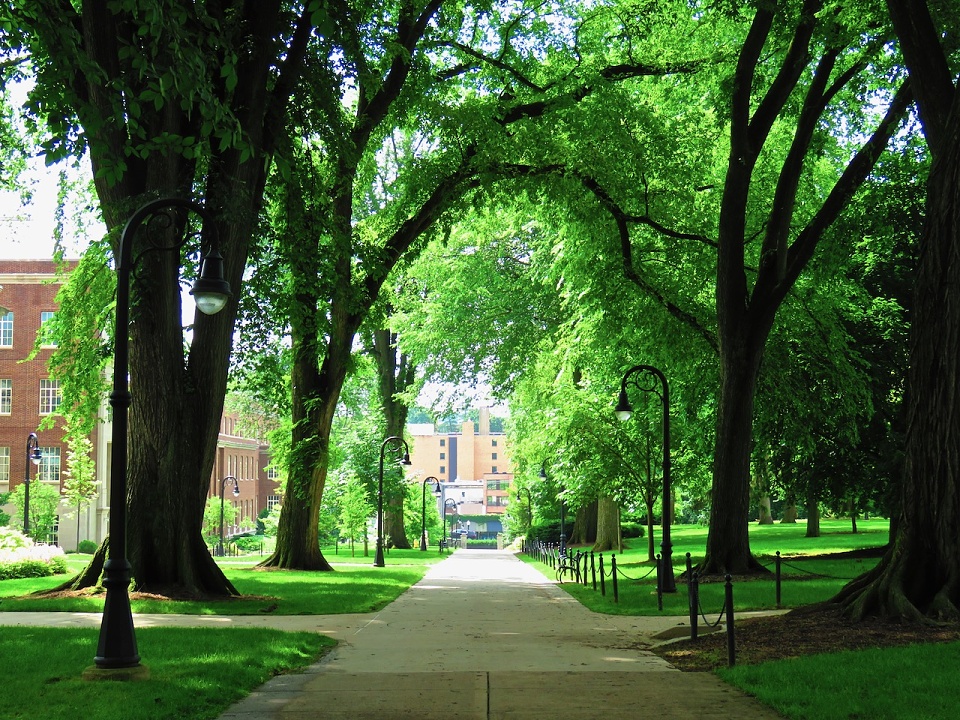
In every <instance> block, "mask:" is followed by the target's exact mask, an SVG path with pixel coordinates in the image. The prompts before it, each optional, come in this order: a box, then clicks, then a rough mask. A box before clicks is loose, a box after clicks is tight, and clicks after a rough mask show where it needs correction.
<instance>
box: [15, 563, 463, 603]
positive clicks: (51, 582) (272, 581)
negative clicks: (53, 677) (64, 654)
mask: <svg viewBox="0 0 960 720" xmlns="http://www.w3.org/2000/svg"><path fill="white" fill-rule="evenodd" d="M444 557H445V556H443V555H439V554H438V553H429V552H427V553H420V552H419V551H416V550H394V551H393V552H391V553H390V555H389V557H388V558H387V559H386V563H387V565H386V567H382V568H375V567H373V565H372V561H371V562H370V563H369V564H367V563H362V564H361V563H356V564H353V563H349V564H336V565H334V567H335V572H305V571H297V570H259V569H257V568H255V567H254V566H253V564H254V563H255V562H257V560H256V559H252V560H248V561H247V562H246V563H240V562H239V561H238V560H237V559H228V561H227V562H224V563H223V565H222V567H223V571H224V573H225V574H226V576H227V578H229V579H230V581H231V582H232V583H233V584H234V586H235V587H236V588H237V590H238V591H239V592H240V593H241V594H242V596H243V597H240V598H236V599H231V600H222V601H210V600H203V601H182V600H178V601H174V600H169V599H165V598H162V597H143V596H133V597H132V599H131V603H130V604H131V607H132V608H133V611H134V612H136V613H180V614H188V615H254V614H258V613H267V612H269V613H273V614H276V615H333V614H342V613H365V612H375V611H377V610H380V609H381V608H383V607H384V606H386V605H387V604H388V603H390V602H392V601H393V600H395V599H396V598H397V597H399V596H400V595H401V594H402V593H403V592H405V591H406V590H407V588H409V587H410V586H411V585H413V584H414V583H416V582H418V581H419V580H420V579H421V578H422V577H423V576H424V574H425V573H426V571H427V569H428V568H429V566H430V565H432V564H434V563H436V562H439V561H440V560H442V559H443V558H444ZM76 563H77V564H79V563H80V561H79V560H78V561H76ZM74 569H78V568H74ZM65 579H66V578H65V577H64V576H59V577H48V578H26V579H23V580H4V581H2V582H0V611H8V612H17V611H19V612H25V611H33V612H55V611H60V612H102V610H103V594H102V593H97V592H92V593H89V594H85V595H83V596H69V597H66V596H58V597H32V596H30V593H34V592H37V591H42V590H47V589H50V588H52V587H56V586H57V585H59V584H60V583H62V582H63V581H64V580H65Z"/></svg>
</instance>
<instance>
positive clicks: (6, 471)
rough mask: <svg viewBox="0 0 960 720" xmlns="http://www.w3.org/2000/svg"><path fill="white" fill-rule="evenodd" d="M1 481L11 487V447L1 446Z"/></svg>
mask: <svg viewBox="0 0 960 720" xmlns="http://www.w3.org/2000/svg"><path fill="white" fill-rule="evenodd" d="M0 483H6V484H7V487H8V488H9V487H10V448H8V447H0Z"/></svg>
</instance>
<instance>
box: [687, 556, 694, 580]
mask: <svg viewBox="0 0 960 720" xmlns="http://www.w3.org/2000/svg"><path fill="white" fill-rule="evenodd" d="M692 574H693V558H691V557H690V553H687V582H690V575H692Z"/></svg>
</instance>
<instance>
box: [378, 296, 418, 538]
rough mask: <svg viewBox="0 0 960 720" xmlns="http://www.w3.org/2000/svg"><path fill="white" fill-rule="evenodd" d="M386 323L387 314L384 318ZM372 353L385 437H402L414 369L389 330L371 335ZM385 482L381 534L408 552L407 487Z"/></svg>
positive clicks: (380, 330) (413, 380)
mask: <svg viewBox="0 0 960 720" xmlns="http://www.w3.org/2000/svg"><path fill="white" fill-rule="evenodd" d="M387 319H388V320H389V313H388V316H387ZM372 344H373V347H372V348H371V352H372V354H373V357H374V359H375V361H376V368H377V378H378V380H379V389H380V392H379V396H380V406H381V408H382V409H383V417H384V420H385V421H386V430H385V433H384V437H390V436H394V437H403V432H404V429H405V427H406V424H407V402H408V401H407V400H406V399H405V397H408V396H406V395H404V393H408V392H409V391H410V390H413V388H414V385H415V379H416V367H415V366H414V364H413V363H412V362H411V361H410V358H408V357H407V356H406V355H405V354H403V353H402V352H400V350H399V348H398V347H397V334H396V333H395V332H392V331H391V330H390V329H389V328H381V329H379V330H375V331H374V332H373V343H372ZM391 475H392V476H393V477H392V478H389V482H388V479H387V478H385V479H384V494H385V495H386V497H385V498H384V510H383V512H384V515H383V533H384V535H385V536H387V537H389V538H390V542H391V543H392V544H393V546H394V547H397V548H400V549H403V550H409V549H410V541H409V540H408V539H407V533H406V530H405V529H404V513H403V507H404V504H403V503H404V493H405V490H406V487H405V485H404V482H403V478H402V477H401V478H400V482H399V483H398V482H397V481H396V479H395V478H396V474H395V473H391Z"/></svg>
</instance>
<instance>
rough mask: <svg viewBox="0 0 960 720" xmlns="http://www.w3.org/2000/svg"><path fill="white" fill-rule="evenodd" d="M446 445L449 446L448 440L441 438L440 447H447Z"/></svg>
mask: <svg viewBox="0 0 960 720" xmlns="http://www.w3.org/2000/svg"><path fill="white" fill-rule="evenodd" d="M446 446H447V441H446V440H444V439H441V440H440V447H446Z"/></svg>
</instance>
